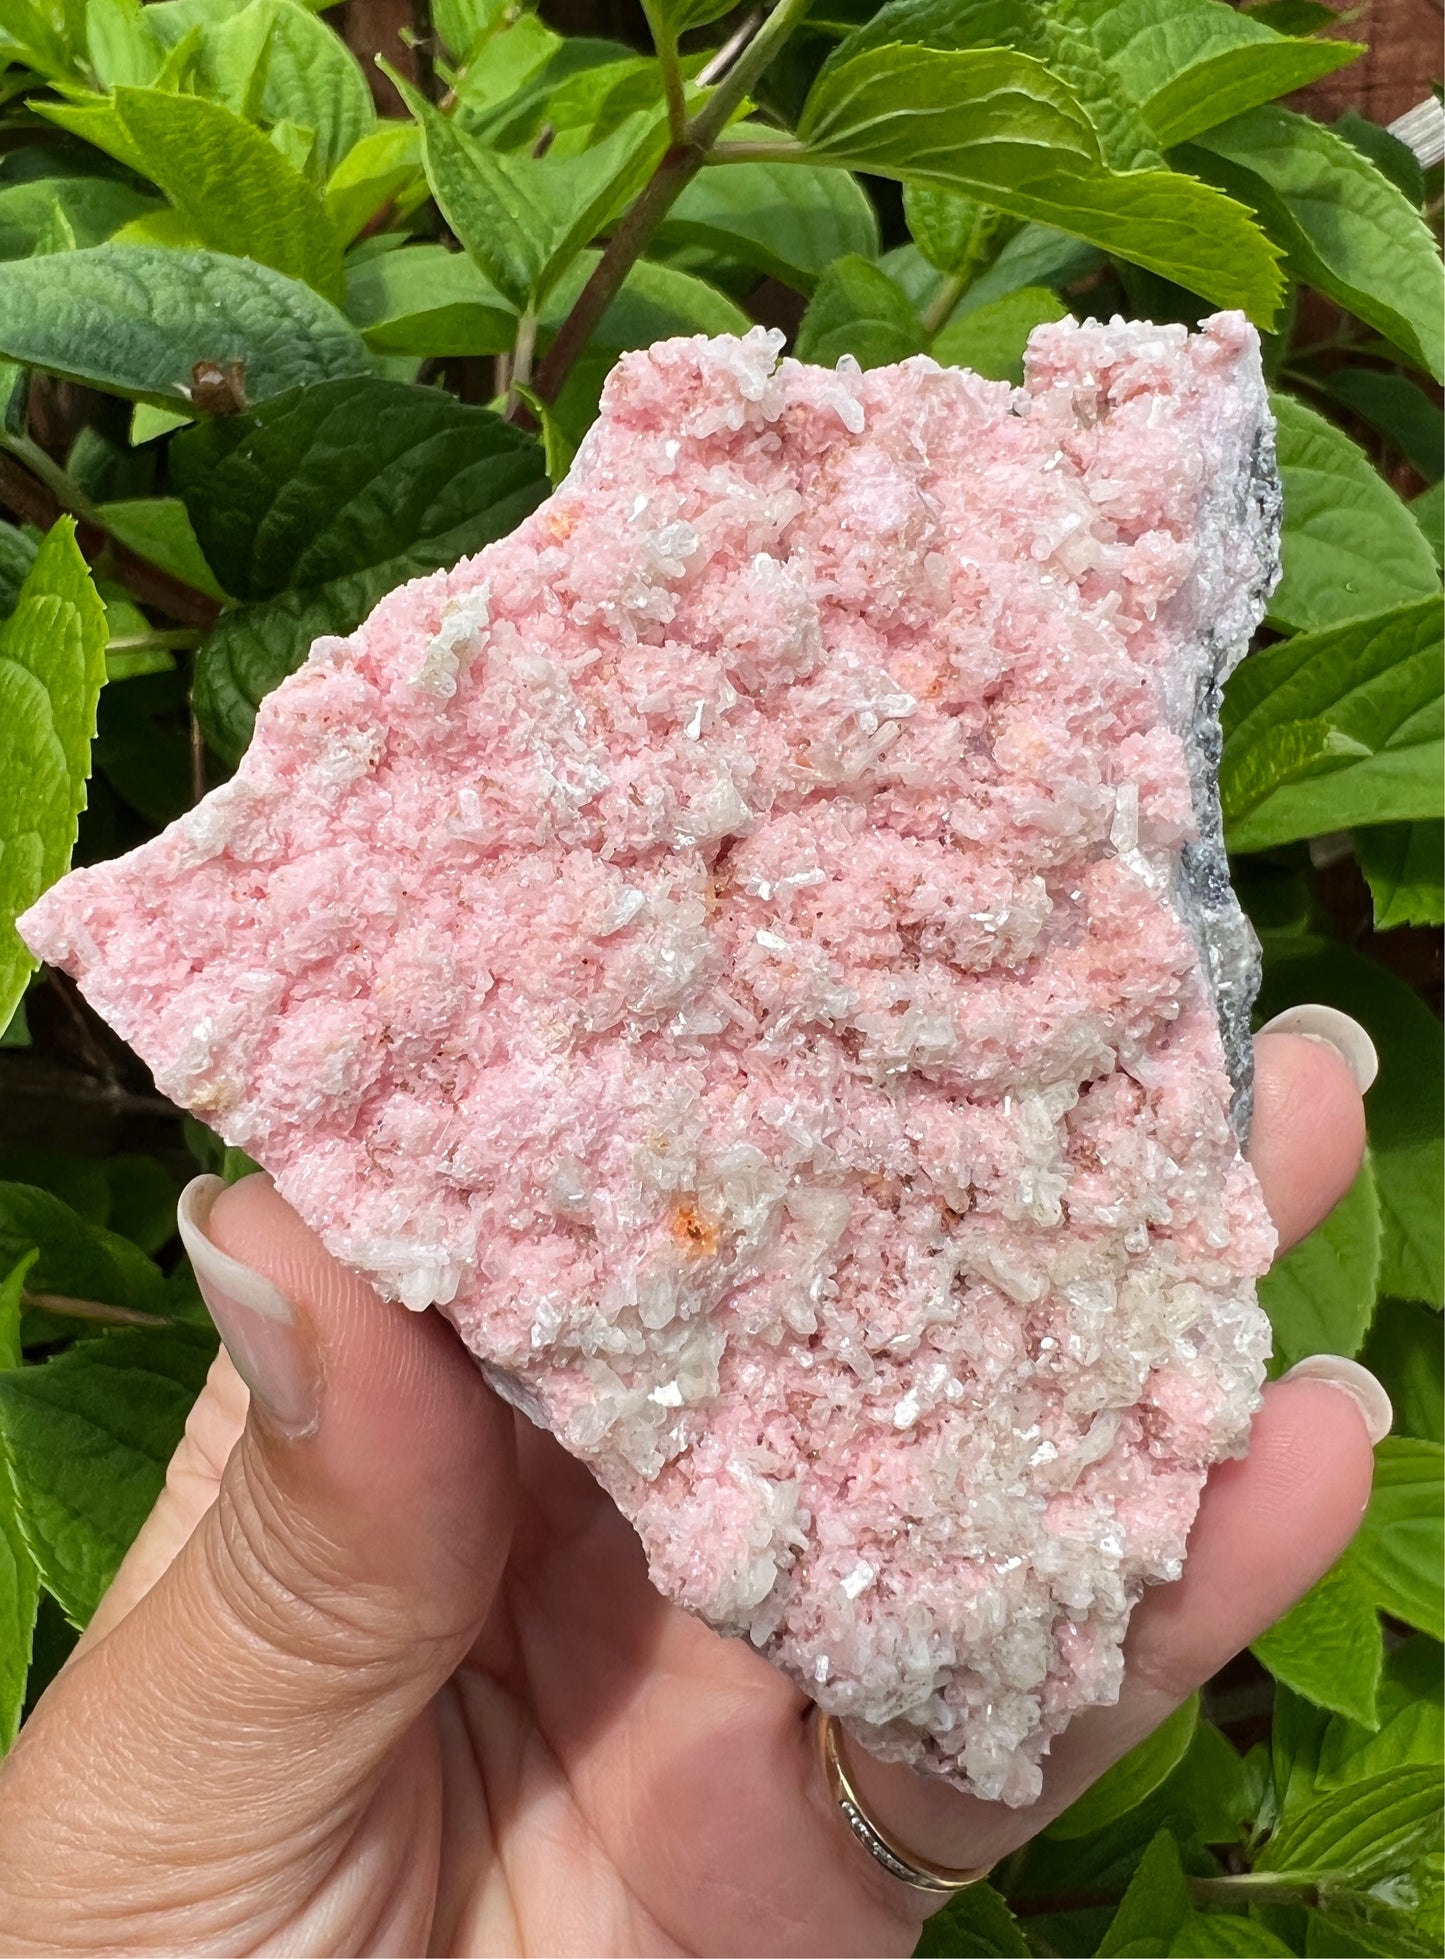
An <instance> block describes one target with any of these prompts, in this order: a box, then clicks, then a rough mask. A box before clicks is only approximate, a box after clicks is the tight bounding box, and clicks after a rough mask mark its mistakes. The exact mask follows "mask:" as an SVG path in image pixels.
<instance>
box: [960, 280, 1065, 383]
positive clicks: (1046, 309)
mask: <svg viewBox="0 0 1445 1959" xmlns="http://www.w3.org/2000/svg"><path fill="white" fill-rule="evenodd" d="M1068 315H1069V309H1068V307H1067V306H1065V305H1064V303H1063V301H1062V300H1061V299H1058V298H1057V297H1056V296H1055V295H1054V294H1053V293H1051V292H1050V291H1049V289H1048V287H1047V286H1021V287H1020V288H1019V290H1018V291H1017V292H1011V293H1005V294H1004V295H1003V296H1002V298H1000V299H991V300H989V301H987V302H986V303H985V304H984V305H982V306H973V307H970V308H969V309H968V310H967V311H966V312H960V313H955V314H954V316H953V318H952V319H951V320H950V321H949V323H948V325H947V326H946V327H944V328H943V330H942V332H941V333H939V334H937V335H936V336H935V337H934V341H933V345H932V347H931V348H930V349H929V352H930V353H931V354H932V355H933V357H934V359H935V360H939V361H944V362H946V363H948V364H949V365H952V366H955V367H971V368H972V369H973V371H974V373H975V374H982V375H985V376H986V377H987V378H988V379H989V380H991V381H1012V382H1013V383H1014V385H1015V386H1017V385H1018V384H1019V383H1020V382H1021V381H1022V380H1023V376H1024V349H1025V348H1026V347H1027V346H1028V341H1029V335H1030V334H1031V333H1032V332H1033V330H1034V328H1035V327H1036V326H1042V325H1043V324H1044V323H1045V322H1046V321H1049V320H1064V319H1067V318H1068Z"/></svg>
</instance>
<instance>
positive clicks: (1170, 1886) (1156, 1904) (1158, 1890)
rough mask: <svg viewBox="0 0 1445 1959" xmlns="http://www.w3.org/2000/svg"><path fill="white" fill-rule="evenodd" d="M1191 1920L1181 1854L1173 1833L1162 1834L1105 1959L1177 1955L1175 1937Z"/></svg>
mask: <svg viewBox="0 0 1445 1959" xmlns="http://www.w3.org/2000/svg"><path fill="white" fill-rule="evenodd" d="M1188 1914H1189V1892H1188V1890H1187V1888H1186V1887H1185V1883H1184V1872H1183V1870H1182V1868H1181V1867H1180V1863H1179V1849H1178V1846H1177V1845H1176V1843H1175V1841H1174V1839H1173V1837H1172V1836H1171V1835H1170V1834H1169V1832H1168V1831H1167V1830H1160V1831H1159V1833H1158V1835H1157V1836H1155V1838H1154V1840H1153V1842H1152V1843H1151V1844H1150V1845H1149V1848H1148V1849H1147V1850H1146V1851H1145V1852H1144V1855H1143V1858H1142V1859H1141V1860H1140V1864H1139V1868H1138V1869H1137V1870H1136V1871H1135V1873H1134V1876H1133V1878H1132V1879H1131V1880H1130V1884H1129V1888H1128V1890H1127V1891H1126V1892H1125V1893H1124V1899H1123V1902H1122V1904H1121V1905H1120V1906H1119V1909H1118V1911H1117V1912H1115V1914H1114V1918H1113V1921H1112V1923H1111V1924H1110V1926H1109V1929H1108V1931H1107V1932H1105V1934H1104V1937H1103V1939H1102V1941H1101V1942H1100V1945H1099V1954H1100V1959H1159V1955H1160V1954H1161V1953H1169V1952H1171V1951H1172V1950H1173V1946H1174V1938H1175V1934H1176V1933H1177V1932H1178V1931H1179V1930H1180V1928H1181V1927H1182V1925H1183V1924H1184V1921H1185V1919H1186V1918H1187V1916H1188Z"/></svg>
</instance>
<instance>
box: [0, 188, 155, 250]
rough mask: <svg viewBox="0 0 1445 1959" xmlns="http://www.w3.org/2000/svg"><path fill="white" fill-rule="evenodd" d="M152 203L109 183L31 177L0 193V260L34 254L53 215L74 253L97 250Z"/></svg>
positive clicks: (143, 194)
mask: <svg viewBox="0 0 1445 1959" xmlns="http://www.w3.org/2000/svg"><path fill="white" fill-rule="evenodd" d="M156 208H157V200H156V199H155V198H153V197H151V196H149V195H148V194H147V193H146V192H144V191H141V190H139V189H137V188H135V187H134V186H133V185H131V184H123V183H121V182H120V181H119V180H118V179H117V178H115V177H32V178H30V179H29V180H28V181H27V182H24V183H18V184H10V185H8V186H6V187H5V188H4V189H0V259H15V258H26V257H28V256H29V255H30V254H31V253H32V252H34V251H35V250H36V248H37V246H38V245H39V243H40V241H41V238H42V236H43V234H44V232H45V228H46V226H47V225H48V224H49V223H50V222H51V221H52V219H53V217H54V214H55V212H56V211H57V210H58V211H59V212H60V213H61V215H62V217H63V218H64V220H65V223H66V224H67V226H68V227H69V230H70V235H71V237H72V238H73V239H74V241H75V247H77V248H79V247H84V246H86V245H99V244H102V243H103V242H104V241H105V240H106V239H107V238H109V237H110V235H111V233H112V232H114V231H118V230H119V229H120V227H121V226H122V225H123V224H128V223H129V222H130V220H131V219H133V218H138V217H140V216H141V215H142V214H143V213H144V212H147V211H153V210H155V209H156Z"/></svg>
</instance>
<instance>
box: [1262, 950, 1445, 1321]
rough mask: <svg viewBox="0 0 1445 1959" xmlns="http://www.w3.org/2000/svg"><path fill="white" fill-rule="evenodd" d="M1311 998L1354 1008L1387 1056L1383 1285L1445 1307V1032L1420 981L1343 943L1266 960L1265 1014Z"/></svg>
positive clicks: (1375, 1144) (1380, 1155)
mask: <svg viewBox="0 0 1445 1959" xmlns="http://www.w3.org/2000/svg"><path fill="white" fill-rule="evenodd" d="M1313 1000H1318V1001H1323V1002H1324V1003H1325V1004H1326V1005H1327V1006H1332V1007H1338V1008H1339V1009H1340V1010H1341V1011H1342V1012H1344V1013H1348V1014H1351V1015H1353V1016H1354V1018H1355V1019H1356V1020H1358V1021H1359V1022H1361V1024H1362V1025H1363V1026H1364V1027H1365V1028H1366V1030H1367V1031H1368V1033H1369V1035H1370V1038H1371V1039H1372V1040H1373V1041H1374V1044H1375V1048H1376V1051H1377V1052H1378V1054H1379V1057H1380V1073H1379V1076H1378V1078H1377V1079H1376V1082H1375V1085H1374V1087H1373V1088H1372V1089H1371V1090H1370V1095H1369V1102H1368V1105H1367V1111H1366V1113H1367V1116H1368V1120H1369V1132H1370V1149H1371V1154H1372V1157H1373V1160H1374V1165H1375V1180H1376V1184H1377V1187H1378V1189H1379V1194H1380V1222H1381V1240H1380V1290H1381V1292H1382V1293H1384V1294H1387V1295H1391V1294H1392V1295H1394V1296H1395V1297H1397V1298H1400V1299H1423V1300H1426V1301H1428V1302H1429V1304H1431V1305H1432V1306H1436V1307H1438V1306H1440V1305H1441V1303H1442V1297H1445V1283H1442V1262H1445V1260H1442V1246H1441V1215H1440V1186H1441V1182H1442V1180H1445V1150H1442V1145H1441V1137H1440V1102H1439V1095H1438V1084H1439V1081H1440V1077H1441V1074H1442V1072H1445V1037H1442V1033H1441V1028H1440V1023H1439V1021H1438V1020H1437V1019H1436V1018H1435V1016H1434V1014H1433V1013H1431V1011H1430V1009H1429V1008H1428V1007H1427V1006H1426V1005H1425V1003H1424V1002H1423V1001H1422V1000H1421V998H1420V996H1419V995H1418V994H1417V993H1416V992H1415V991H1414V989H1413V988H1411V987H1409V986H1406V985H1405V984H1404V983H1403V982H1402V981H1400V980H1397V979H1396V978H1395V977H1394V976H1393V975H1392V974H1390V973H1388V972H1386V971H1385V969H1384V968H1383V967H1382V966H1379V965H1377V964H1376V963H1375V962H1374V961H1373V960H1369V959H1364V958H1361V957H1360V956H1359V955H1358V954H1357V953H1352V952H1348V951H1346V950H1345V949H1344V948H1343V947H1331V948H1330V949H1329V951H1327V952H1309V953H1306V954H1304V955H1302V956H1299V957H1293V958H1290V957H1281V958H1278V959H1276V960H1274V961H1273V962H1272V963H1271V964H1270V965H1269V966H1267V968H1266V971H1265V977H1264V987H1263V990H1262V992H1261V995H1260V1002H1259V1014H1260V1018H1261V1020H1268V1019H1271V1018H1273V1016H1274V1015H1275V1014H1277V1013H1280V1012H1282V1011H1283V1010H1284V1008H1286V1007H1290V1006H1297V1005H1299V1004H1300V1003H1301V1002H1302V1001H1313Z"/></svg>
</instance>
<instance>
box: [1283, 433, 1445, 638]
mask: <svg viewBox="0 0 1445 1959" xmlns="http://www.w3.org/2000/svg"><path fill="white" fill-rule="evenodd" d="M1271 406H1272V407H1273V409H1274V413H1275V419H1276V421H1277V423H1278V453H1279V471H1280V479H1281V481H1282V483H1283V485H1284V533H1283V536H1282V538H1281V540H1280V556H1281V560H1282V562H1283V566H1284V576H1283V578H1282V579H1281V580H1280V583H1279V587H1278V589H1277V590H1276V592H1275V593H1274V596H1273V597H1272V598H1271V600H1270V602H1269V616H1270V619H1271V620H1272V621H1273V622H1274V624H1276V625H1278V626H1281V627H1303V628H1305V629H1306V630H1310V629H1313V628H1315V627H1319V626H1331V625H1334V624H1335V623H1336V622H1337V621H1339V620H1343V619H1354V618H1362V617H1364V616H1366V615H1367V614H1370V613H1375V612H1383V611H1384V610H1385V608H1386V607H1387V606H1397V605H1399V604H1400V603H1401V601H1402V600H1405V599H1417V598H1428V597H1429V596H1430V595H1431V594H1432V593H1435V592H1438V591H1439V589H1440V577H1439V572H1438V569H1437V567H1436V565H1435V561H1434V557H1433V555H1432V553H1431V551H1430V548H1429V545H1428V544H1427V543H1426V541H1425V539H1424V538H1423V537H1422V536H1421V533H1420V527H1419V525H1418V524H1417V523H1416V522H1415V520H1414V518H1413V517H1412V516H1411V515H1410V512H1409V510H1408V509H1407V508H1406V506H1405V505H1404V504H1402V503H1401V501H1400V499H1399V498H1398V497H1397V496H1396V495H1395V493H1394V491H1393V490H1392V489H1391V488H1390V486H1389V484H1388V483H1386V482H1385V480H1384V479H1383V477H1381V476H1380V474H1379V473H1378V471H1377V470H1375V469H1374V468H1373V467H1372V466H1371V464H1370V460H1369V458H1368V457H1367V456H1366V455H1365V453H1364V451H1363V450H1362V449H1361V448H1359V446H1358V445H1357V444H1356V443H1353V442H1351V440H1350V438H1349V437H1348V436H1347V435H1345V434H1343V433H1342V432H1341V431H1340V430H1339V429H1337V428H1335V427H1333V426H1332V425H1331V424H1330V423H1329V422H1327V421H1325V420H1324V418H1323V417H1322V416H1320V415H1317V414H1315V412H1314V410H1313V409H1311V408H1306V407H1305V406H1304V405H1303V403H1302V402H1298V401H1296V400H1294V398H1293V397H1292V396H1290V395H1279V394H1277V395H1274V396H1272V397H1271Z"/></svg>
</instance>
